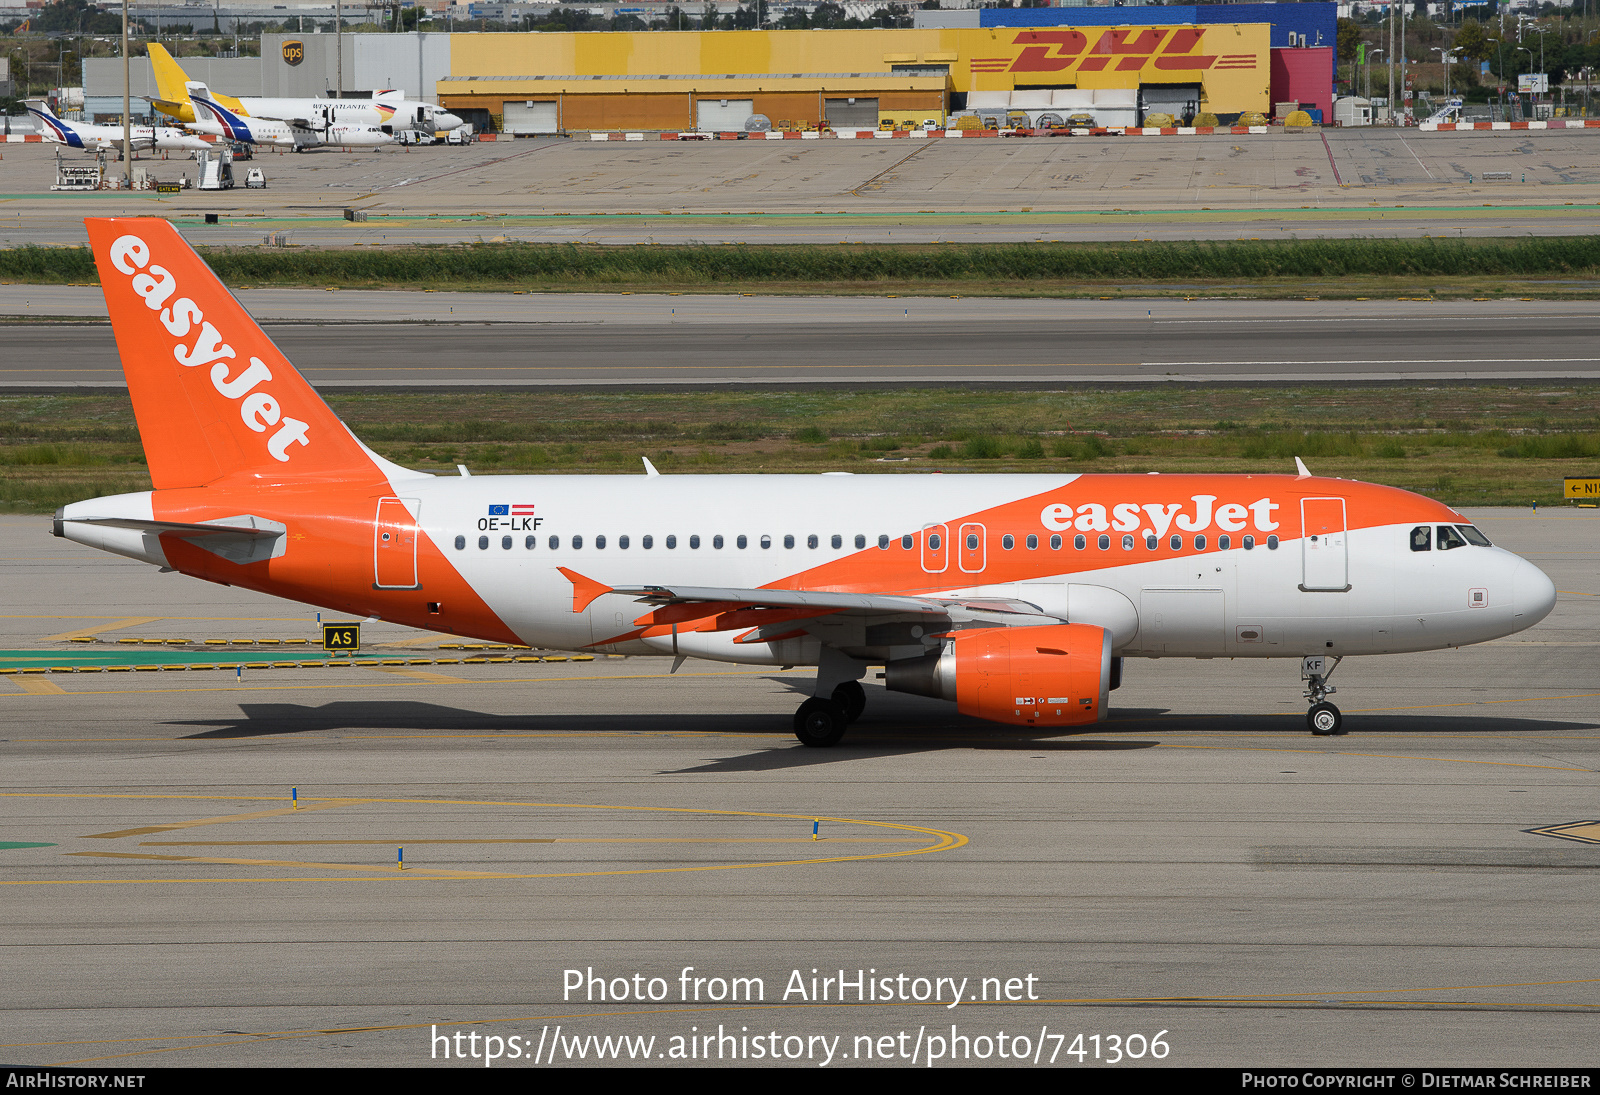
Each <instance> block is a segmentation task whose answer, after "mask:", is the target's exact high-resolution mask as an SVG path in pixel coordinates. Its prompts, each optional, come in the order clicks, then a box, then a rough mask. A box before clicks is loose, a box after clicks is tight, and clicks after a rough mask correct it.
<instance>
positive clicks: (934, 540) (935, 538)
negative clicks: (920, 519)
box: [928, 532, 944, 551]
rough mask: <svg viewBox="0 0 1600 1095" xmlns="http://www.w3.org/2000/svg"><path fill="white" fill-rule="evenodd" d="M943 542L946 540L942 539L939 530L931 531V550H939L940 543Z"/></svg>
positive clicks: (929, 542) (929, 540) (929, 539)
mask: <svg viewBox="0 0 1600 1095" xmlns="http://www.w3.org/2000/svg"><path fill="white" fill-rule="evenodd" d="M942 543H944V541H943V540H942V539H940V537H939V534H938V533H937V532H935V533H931V534H930V535H929V536H928V547H929V549H930V550H932V551H938V550H939V545H940V544H942Z"/></svg>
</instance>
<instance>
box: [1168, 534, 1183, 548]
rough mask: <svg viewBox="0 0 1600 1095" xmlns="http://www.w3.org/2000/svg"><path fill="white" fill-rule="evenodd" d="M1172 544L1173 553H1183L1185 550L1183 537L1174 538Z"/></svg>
mask: <svg viewBox="0 0 1600 1095" xmlns="http://www.w3.org/2000/svg"><path fill="white" fill-rule="evenodd" d="M1170 543H1171V545H1172V550H1173V551H1182V550H1183V537H1182V536H1174V537H1173V538H1172V540H1171V541H1170Z"/></svg>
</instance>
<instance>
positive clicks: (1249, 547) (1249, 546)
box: [1244, 536, 1256, 551]
mask: <svg viewBox="0 0 1600 1095" xmlns="http://www.w3.org/2000/svg"><path fill="white" fill-rule="evenodd" d="M1255 547H1256V538H1255V537H1254V536H1246V537H1245V538H1244V549H1245V550H1246V551H1254V550H1255Z"/></svg>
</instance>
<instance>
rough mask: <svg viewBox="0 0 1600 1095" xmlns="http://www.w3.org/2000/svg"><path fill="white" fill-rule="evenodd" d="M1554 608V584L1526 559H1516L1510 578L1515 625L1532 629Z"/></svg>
mask: <svg viewBox="0 0 1600 1095" xmlns="http://www.w3.org/2000/svg"><path fill="white" fill-rule="evenodd" d="M1555 607H1556V584H1555V583H1554V582H1552V581H1551V580H1550V576H1549V575H1548V574H1546V573H1545V572H1544V571H1542V570H1540V569H1539V568H1538V567H1536V566H1534V565H1533V564H1532V563H1530V562H1528V560H1526V559H1518V560H1517V567H1516V570H1514V571H1513V572H1512V577H1511V608H1512V612H1513V614H1514V616H1515V619H1516V621H1517V624H1518V625H1519V626H1521V627H1532V626H1533V625H1534V624H1536V623H1538V622H1539V621H1540V620H1542V619H1544V618H1545V617H1546V616H1548V615H1550V610H1551V609H1553V608H1555Z"/></svg>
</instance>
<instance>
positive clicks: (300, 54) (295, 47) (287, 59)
mask: <svg viewBox="0 0 1600 1095" xmlns="http://www.w3.org/2000/svg"><path fill="white" fill-rule="evenodd" d="M305 59H306V44H305V43H304V42H285V43H284V44H283V60H284V63H285V64H289V65H298V64H299V63H300V62H301V61H304V60H305Z"/></svg>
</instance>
